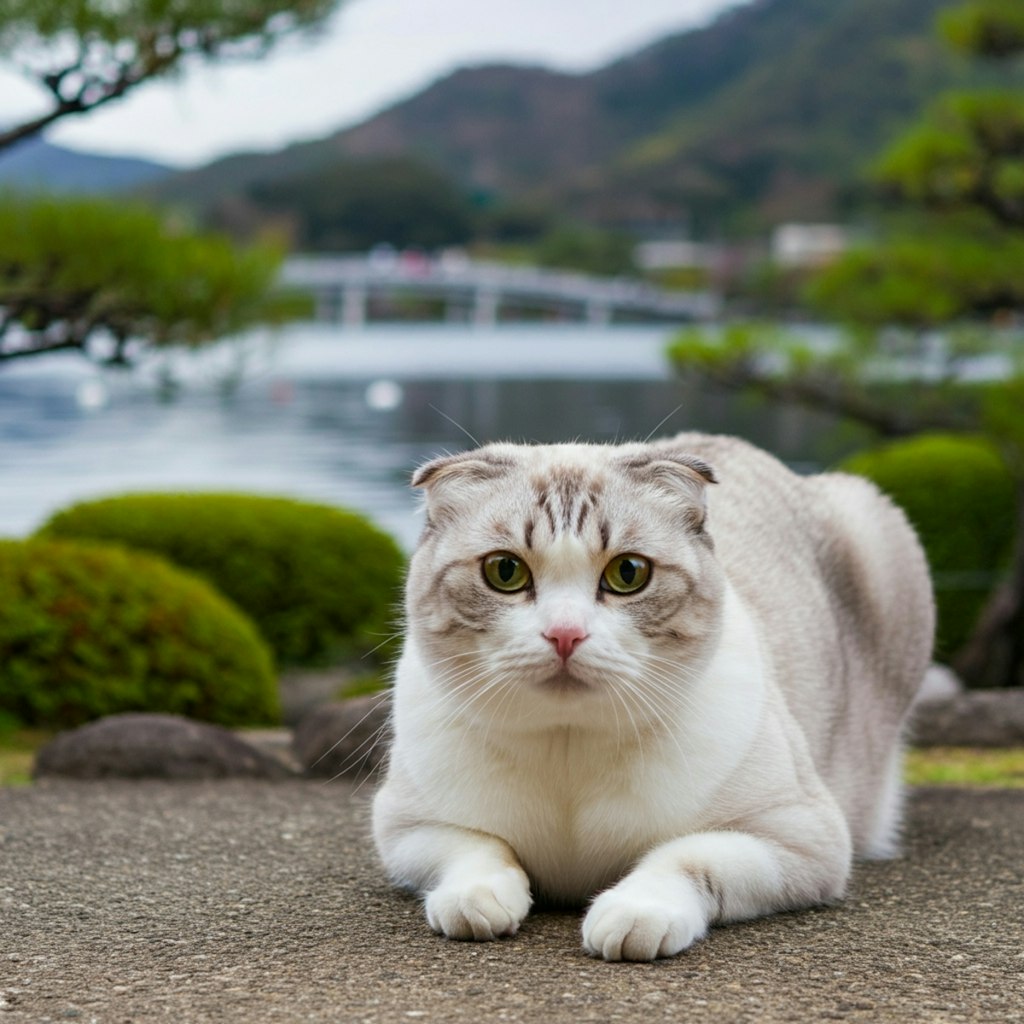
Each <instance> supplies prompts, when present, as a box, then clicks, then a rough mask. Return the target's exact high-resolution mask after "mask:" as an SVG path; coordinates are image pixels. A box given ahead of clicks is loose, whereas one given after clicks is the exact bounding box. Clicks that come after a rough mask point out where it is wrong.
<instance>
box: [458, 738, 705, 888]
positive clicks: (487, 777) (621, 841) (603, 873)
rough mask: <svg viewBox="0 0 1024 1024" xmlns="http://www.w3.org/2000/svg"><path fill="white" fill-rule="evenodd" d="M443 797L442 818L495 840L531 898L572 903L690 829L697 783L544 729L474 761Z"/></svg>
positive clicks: (674, 767) (667, 767)
mask: <svg viewBox="0 0 1024 1024" xmlns="http://www.w3.org/2000/svg"><path fill="white" fill-rule="evenodd" d="M475 764H476V767H477V771H476V773H475V777H474V778H472V779H468V778H467V779H465V780H460V782H459V784H457V785H456V786H454V787H452V788H450V789H449V790H448V792H447V794H446V799H445V805H446V806H445V807H444V808H439V810H441V812H442V813H443V814H444V815H445V816H446V817H447V816H450V818H453V819H455V821H457V823H458V824H460V825H462V826H463V827H469V828H473V829H477V830H479V831H482V832H486V833H488V834H490V835H495V836H499V837H501V838H502V839H504V840H505V841H506V842H508V844H509V845H510V846H511V847H512V849H513V850H514V851H515V853H516V856H517V857H518V859H519V861H520V863H521V864H522V865H523V867H524V869H525V870H526V873H527V874H528V875H529V876H530V879H531V883H532V885H533V887H534V890H535V894H536V895H538V896H541V897H546V898H548V899H553V900H557V901H565V902H569V903H580V902H583V901H585V900H587V899H588V898H590V897H591V896H593V895H594V894H595V893H596V892H598V891H600V890H601V889H603V888H605V887H607V886H609V885H611V884H613V883H614V882H615V881H616V880H617V879H618V878H620V877H621V876H622V875H623V874H624V873H625V872H626V871H628V870H629V868H630V867H631V866H632V864H633V863H634V862H635V861H636V859H637V858H638V857H640V856H641V855H642V854H643V853H644V852H645V851H646V850H648V849H649V848H650V847H651V846H653V845H655V844H657V843H659V842H662V841H664V840H665V839H667V838H670V837H672V836H673V835H676V834H678V833H679V832H681V831H686V830H687V829H688V828H689V827H693V826H694V825H695V824H696V823H697V821H698V819H699V815H700V807H701V803H702V801H701V794H700V792H699V787H693V786H689V785H688V784H687V779H686V777H685V772H684V771H683V769H682V768H681V767H680V766H679V765H678V764H674V763H672V762H671V761H670V760H669V761H666V760H665V759H664V758H658V757H656V756H653V755H652V754H651V752H648V753H647V754H646V755H645V756H644V757H643V758H640V757H638V755H637V754H636V752H635V751H633V752H630V753H624V752H623V751H622V750H617V749H616V747H615V745H614V744H609V745H607V746H605V745H603V744H590V745H588V744H586V743H585V742H583V741H582V740H580V739H579V738H578V737H573V736H572V735H569V734H567V733H562V734H560V733H557V732H556V733H553V734H552V735H551V736H550V737H546V738H545V739H542V740H537V741H535V742H533V743H531V744H530V745H528V746H527V747H525V748H523V749H520V750H519V751H517V752H516V755H515V756H514V757H506V756H502V753H501V752H495V750H494V749H493V748H492V749H491V750H490V751H489V752H488V753H487V754H486V755H484V754H483V752H480V754H479V755H478V757H477V758H475Z"/></svg>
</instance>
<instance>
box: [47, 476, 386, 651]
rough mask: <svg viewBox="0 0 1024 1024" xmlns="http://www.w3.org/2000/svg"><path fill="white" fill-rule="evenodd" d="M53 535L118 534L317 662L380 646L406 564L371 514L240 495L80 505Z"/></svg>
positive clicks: (282, 647)
mask: <svg viewBox="0 0 1024 1024" xmlns="http://www.w3.org/2000/svg"><path fill="white" fill-rule="evenodd" d="M42 533H43V534H44V535H48V536H64V537H84V538H92V539H96V540H110V541H116V542H118V543H121V544H125V545H127V546H129V547H133V548H141V549H144V550H148V551H154V552H156V553H158V554H160V555H163V556H164V557H165V558H167V559H169V560H170V561H171V562H174V563H175V564H176V565H179V566H183V567H184V568H187V569H190V570H192V571H193V572H196V573H198V574H199V575H201V576H203V577H204V578H205V579H207V580H208V581H209V582H210V583H212V584H213V585H214V586H215V587H217V588H218V589H219V590H220V591H221V592H222V593H223V594H226V595H227V596H228V597H230V598H231V599H232V600H233V601H234V602H235V603H236V604H237V605H238V606H239V607H240V608H242V609H243V610H244V611H245V612H246V613H247V614H248V615H249V616H250V617H251V618H252V620H253V621H254V622H255V623H256V625H257V626H258V627H259V629H260V631H261V632H262V633H263V636H264V637H265V638H266V640H267V642H268V643H269V644H270V646H271V648H272V649H273V651H274V653H275V655H276V656H277V659H278V661H279V662H280V663H281V664H284V665H315V664H324V663H327V662H330V661H332V660H337V659H338V658H341V657H344V656H346V655H350V654H353V653H358V654H363V653H365V652H366V651H367V650H370V649H372V648H374V647H376V646H377V645H378V644H379V643H380V642H381V640H382V639H383V638H384V637H385V636H386V635H387V633H388V632H389V631H390V622H391V615H392V609H393V608H394V606H395V605H396V602H397V600H398V597H399V587H400V584H401V575H402V567H403V558H402V554H401V552H400V551H399V549H398V546H397V545H396V544H395V542H394V541H393V540H392V539H391V538H390V537H389V536H387V534H384V533H382V532H381V531H380V530H378V529H376V528H375V527H374V526H372V525H371V524H370V523H369V522H368V521H367V520H366V519H365V518H364V517H362V516H360V515H357V514H355V513H354V512H345V511H341V510H340V509H336V508H329V507H327V506H324V505H311V504H307V503H305V502H299V501H291V500H289V499H285V498H266V497H255V496H252V495H242V494H136V495H125V496H123V497H118V498H107V499H105V500H101V501H91V502H85V503H83V504H80V505H75V506H73V507H71V508H69V509H67V510H65V511H63V512H60V513H58V514H57V515H55V516H54V517H53V518H52V519H51V520H50V521H49V522H48V523H47V524H46V525H45V526H44V527H43V529H42Z"/></svg>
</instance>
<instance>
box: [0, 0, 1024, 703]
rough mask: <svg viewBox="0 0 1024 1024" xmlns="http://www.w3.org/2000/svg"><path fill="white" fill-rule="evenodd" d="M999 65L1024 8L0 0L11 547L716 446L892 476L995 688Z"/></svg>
mask: <svg viewBox="0 0 1024 1024" xmlns="http://www.w3.org/2000/svg"><path fill="white" fill-rule="evenodd" d="M1022 52H1024V12H1022V10H1021V8H1020V4H1019V2H1018V0H970V2H967V3H964V2H962V0H961V2H959V3H956V2H950V0H746V2H743V0H636V2H635V3H633V4H632V5H631V6H630V7H629V9H628V10H625V9H623V8H622V7H621V5H618V4H612V3H611V2H605V0H599V2H598V0H593V2H587V3H583V2H582V0H579V2H575V0H574V2H569V3H563V4H557V5H552V4H550V3H541V2H540V0H536V2H534V0H529V2H524V3H518V4H516V5H508V6H507V9H504V8H503V9H502V10H501V11H494V10H493V9H485V8H482V7H481V6H480V5H479V4H471V3H469V2H468V0H439V2H437V3H432V4H431V5H429V8H426V7H424V6H423V5H422V4H417V3H414V2H412V0H298V2H291V3H289V2H284V0H244V2H238V3H235V4H233V5H231V6H230V8H228V9H221V8H219V7H217V6H216V5H213V6H211V5H209V4H207V3H204V2H200V0H174V2H172V3H166V2H157V0H144V2H140V3H132V4H120V3H110V2H101V0H75V2H32V3H29V2H14V3H10V4H6V5H4V7H3V8H2V10H0V535H5V536H7V537H9V538H15V539H23V538H27V537H29V536H31V535H32V534H34V533H35V532H36V531H38V530H40V529H41V528H43V527H44V525H45V524H47V522H48V521H49V520H50V518H51V517H52V516H54V515H55V514H56V513H58V512H60V511H61V510H64V509H67V508H68V506H71V505H74V504H75V503H80V502H83V501H88V500H91V499H97V498H106V497H110V496H116V495H125V494H132V493H136V492H158V493H171V492H196V493H199V494H202V493H205V492H210V491H227V492H233V493H238V494H248V495H257V496H259V495H263V496H269V495H274V496H283V497H288V498H292V499H301V500H303V501H309V502H313V503H318V504H324V505H327V506H331V507H334V508H341V509H349V510H353V511H354V512H356V513H358V514H359V515H360V516H362V517H364V518H365V520H367V521H368V522H369V523H370V524H372V525H373V527H374V528H376V529H379V530H381V531H383V532H384V533H386V534H389V535H390V536H391V537H393V538H394V539H395V541H396V542H397V545H398V548H399V549H400V550H402V551H404V552H408V551H409V550H411V548H412V546H413V545H414V544H415V540H416V536H417V533H418V531H419V528H420V520H419V516H418V512H417V507H416V502H415V499H414V496H413V495H412V493H411V492H410V489H409V487H408V483H407V482H408V479H409V475H410V473H411V471H412V469H413V468H414V467H415V466H416V465H417V464H418V463H420V462H421V461H423V460H424V459H426V458H428V457H430V456H432V455H435V454H437V453H439V452H442V451H455V450H460V449H462V448H465V447H468V446H470V445H472V444H475V443H477V442H479V443H485V442H487V441H490V440H496V439H512V440H522V441H557V440H573V439H580V440H593V441H602V442H605V441H608V442H611V441H617V440H618V441H625V440H635V439H643V438H648V437H657V436H664V435H666V434H671V433H674V432H676V431H679V430H683V429H693V428H696V429H704V430H712V431H722V432H730V433H736V434H739V435H741V436H744V437H747V438H749V439H751V440H753V441H755V442H756V443H758V444H761V445H763V446H764V447H767V448H769V449H770V450H772V451H774V452H775V453H776V454H778V455H779V456H780V457H781V458H783V459H784V460H785V461H786V462H787V463H788V464H789V465H791V466H792V467H793V468H794V469H796V470H798V471H800V472H809V471H816V470H821V469H827V468H833V467H837V466H843V467H845V468H849V469H851V470H853V471H857V472H863V473H865V474H866V475H868V476H871V477H872V478H873V479H875V480H876V481H878V482H879V484H880V485H881V486H882V487H883V488H884V489H886V490H888V491H889V493H891V494H892V495H893V497H894V498H895V499H896V500H897V501H899V502H900V503H901V504H902V505H903V506H904V507H905V508H906V509H907V511H908V513H909V514H910V516H911V518H912V519H913V520H914V522H915V525H917V527H918V529H919V530H920V532H921V534H922V536H923V538H924V541H925V544H926V547H927V548H928V553H929V558H930V560H931V563H932V568H933V572H934V575H935V581H936V586H937V588H938V591H939V598H940V612H941V616H942V621H941V628H940V638H939V644H938V649H937V654H938V656H939V657H940V658H941V659H942V660H945V661H947V662H949V663H951V664H954V665H955V666H956V668H957V670H958V671H959V672H960V674H961V676H962V677H963V678H965V679H966V680H967V681H968V683H969V684H970V685H976V686H1012V685H1019V683H1020V682H1021V665H1022V663H1024V548H1022V545H1021V543H1020V537H1021V534H1022V529H1021V524H1022V522H1024V515H1022V509H1024V416H1022V412H1021V410H1022V409H1024V373H1022V370H1021V366H1020V311H1021V308H1022V304H1024V69H1022V65H1021V61H1020V54H1021V53H1022ZM209 528H210V529H211V530H212V529H215V527H209ZM47 529H49V527H47ZM116 532H117V531H116V530H115V531H114V534H116ZM107 539H115V540H116V539H121V540H123V539H124V538H123V537H120V538H119V537H118V536H116V535H115V536H113V537H108V538H107ZM143 546H145V545H143ZM156 546H157V547H158V545H156ZM12 550H13V549H12ZM163 553H164V554H165V555H166V554H167V551H164V552H163ZM200 568H202V567H201V566H200ZM389 585H391V584H389ZM314 646H315V645H314ZM318 649H319V648H318ZM323 650H326V648H324V649H323ZM323 650H320V655H318V656H322V655H323ZM286 660H287V659H286Z"/></svg>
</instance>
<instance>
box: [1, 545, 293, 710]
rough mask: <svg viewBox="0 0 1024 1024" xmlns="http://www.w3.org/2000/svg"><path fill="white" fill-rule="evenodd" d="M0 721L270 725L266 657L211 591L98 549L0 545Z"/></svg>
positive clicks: (167, 570) (271, 693) (270, 677)
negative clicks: (173, 720)
mask: <svg viewBox="0 0 1024 1024" xmlns="http://www.w3.org/2000/svg"><path fill="white" fill-rule="evenodd" d="M0 609H2V612H0V714H6V715H8V716H13V717H14V718H15V719H17V720H19V721H21V722H23V723H25V724H26V725H33V726H40V727H46V728H66V727H69V726H75V725H80V724H82V723H83V722H87V721H89V720H91V719H93V718H99V717H101V716H103V715H111V714H117V713H118V712H122V711H165V712H169V713H175V714H181V715H187V716H189V717H191V718H198V719H202V720H204V721H207V722H217V723H220V724H222V725H249V724H257V723H265V722H274V721H277V720H278V718H279V714H280V709H279V704H278V694H277V682H276V678H275V675H274V671H273V663H272V660H271V657H270V652H269V651H268V650H267V647H266V645H265V644H264V643H263V641H262V639H261V638H260V636H259V634H258V633H257V632H256V629H255V627H254V626H253V625H252V623H250V622H249V620H248V619H246V618H245V616H244V615H242V614H241V613H240V612H239V611H238V609H236V608H235V607H234V606H233V605H231V604H230V603H229V602H228V601H226V600H225V599H224V598H223V597H222V596H221V595H220V594H218V593H217V592H216V591H215V590H214V589H213V588H212V587H211V586H209V585H208V584H207V583H205V582H203V581H202V580H200V579H197V578H196V577H194V576H192V575H190V574H188V573H184V572H181V571H180V570H178V569H175V568H174V567H173V566H171V565H168V564H167V563H166V562H164V561H163V560H162V559H159V558H154V557H153V556H151V555H144V554H141V553H138V552H134V551H127V550H124V549H121V548H117V547H112V546H109V545H99V544H80V543H76V542H71V541H59V540H29V541H0Z"/></svg>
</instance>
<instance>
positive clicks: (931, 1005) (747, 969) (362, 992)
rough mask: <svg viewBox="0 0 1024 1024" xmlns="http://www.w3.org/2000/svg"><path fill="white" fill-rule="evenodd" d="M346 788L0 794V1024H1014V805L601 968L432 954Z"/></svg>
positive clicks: (1017, 942)
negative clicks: (738, 918) (846, 877)
mask: <svg viewBox="0 0 1024 1024" xmlns="http://www.w3.org/2000/svg"><path fill="white" fill-rule="evenodd" d="M368 799H369V788H368V787H364V788H363V789H362V790H359V791H357V790H356V789H354V788H353V786H352V785H350V784H349V783H341V782H335V783H320V782H303V781H290V782H281V783H267V782H210V783H173V784H171V783H162V782H141V783H140V782H135V783H129V782H102V783H70V782H60V783H58V782H48V783H40V784H36V785H35V786H31V787H26V788H22V789H8V790H0V1024H8V1022H9V1024H21V1022H29V1021H31V1022H42V1021H54V1022H64V1021H81V1022H83V1024H85V1022H91V1021H95V1022H98V1024H129V1022H147V1021H175V1022H184V1024H189V1022H205V1021H211V1022H212V1021H217V1022H235V1021H246V1022H248V1021H253V1022H268V1024H274V1022H298V1021H324V1022H349V1021H352V1022H358V1021H366V1022H374V1021H387V1022H391V1021H395V1022H406V1024H408V1022H410V1021H417V1020H422V1021H426V1022H430V1021H552V1022H554V1024H559V1022H563V1021H564V1022H569V1021H571V1022H573V1024H578V1022H584V1021H625V1022H630V1021H644V1022H659V1021H673V1022H689V1021H714V1022H732V1021H751V1022H755V1021H756V1022H775V1021H822V1020H826V1021H828V1020H841V1021H851V1022H859V1021H863V1022H869V1021H870V1022H878V1021H893V1022H897V1021H898V1022H915V1021H929V1022H940V1021H941V1022H952V1021H978V1022H985V1024H1003V1022H1011V1021H1022V1020H1024V791H1017V792H997V791H989V792H977V791H975V792H965V791H960V792H957V791H951V790H924V791H919V792H917V793H916V794H915V796H914V798H913V801H912V803H911V806H910V813H909V835H908V844H907V847H908V849H907V855H906V857H905V858H904V859H903V860H900V861H895V862H890V863H884V864H869V865H863V866H861V867H859V868H858V870H857V872H856V875H855V878H854V882H853V885H852V888H851V891H850V895H849V897H848V899H847V900H846V902H845V903H843V904H842V905H841V906H838V907H833V908H830V909H822V910H814V911H808V912H804V913H798V914H784V915H780V916H777V917H774V918H771V919H769V920H764V921H757V922H753V923H750V924H744V925H733V926H730V927H728V928H721V929H716V930H715V931H714V932H713V933H712V935H711V937H710V938H709V939H708V940H707V941H705V942H703V943H701V944H700V945H699V946H697V947H695V948H693V949H692V950H691V951H689V952H688V953H685V954H683V955H682V956H680V957H678V958H677V959H675V960H671V961H661V962H658V963H656V964H644V965H632V964H605V963H600V962H597V961H594V960H591V959H589V958H587V957H586V956H585V955H584V954H583V953H582V952H581V951H580V946H579V935H578V931H579V922H578V917H577V915H575V914H566V913H540V914H536V915H534V916H532V917H531V918H529V919H528V920H527V922H526V924H525V925H524V927H523V930H522V931H521V933H520V934H519V935H518V936H517V937H516V938H514V939H510V940H504V941H501V942H497V943H490V944H472V943H457V942H449V941H446V940H444V939H441V938H438V937H436V936H434V935H432V934H431V933H430V932H429V931H428V930H427V928H426V925H425V923H424V921H423V919H422V914H421V912H420V907H419V905H418V903H417V902H416V901H415V900H414V899H412V898H411V897H408V896H405V895H402V894H400V893H396V892H394V891H392V890H391V889H390V888H389V887H388V885H387V884H386V883H385V881H384V880H383V878H382V877H381V875H380V873H379V871H378V870H377V867H376V865H375V863H374V857H373V854H372V852H371V847H370V844H369V842H368V840H367V817H368Z"/></svg>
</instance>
